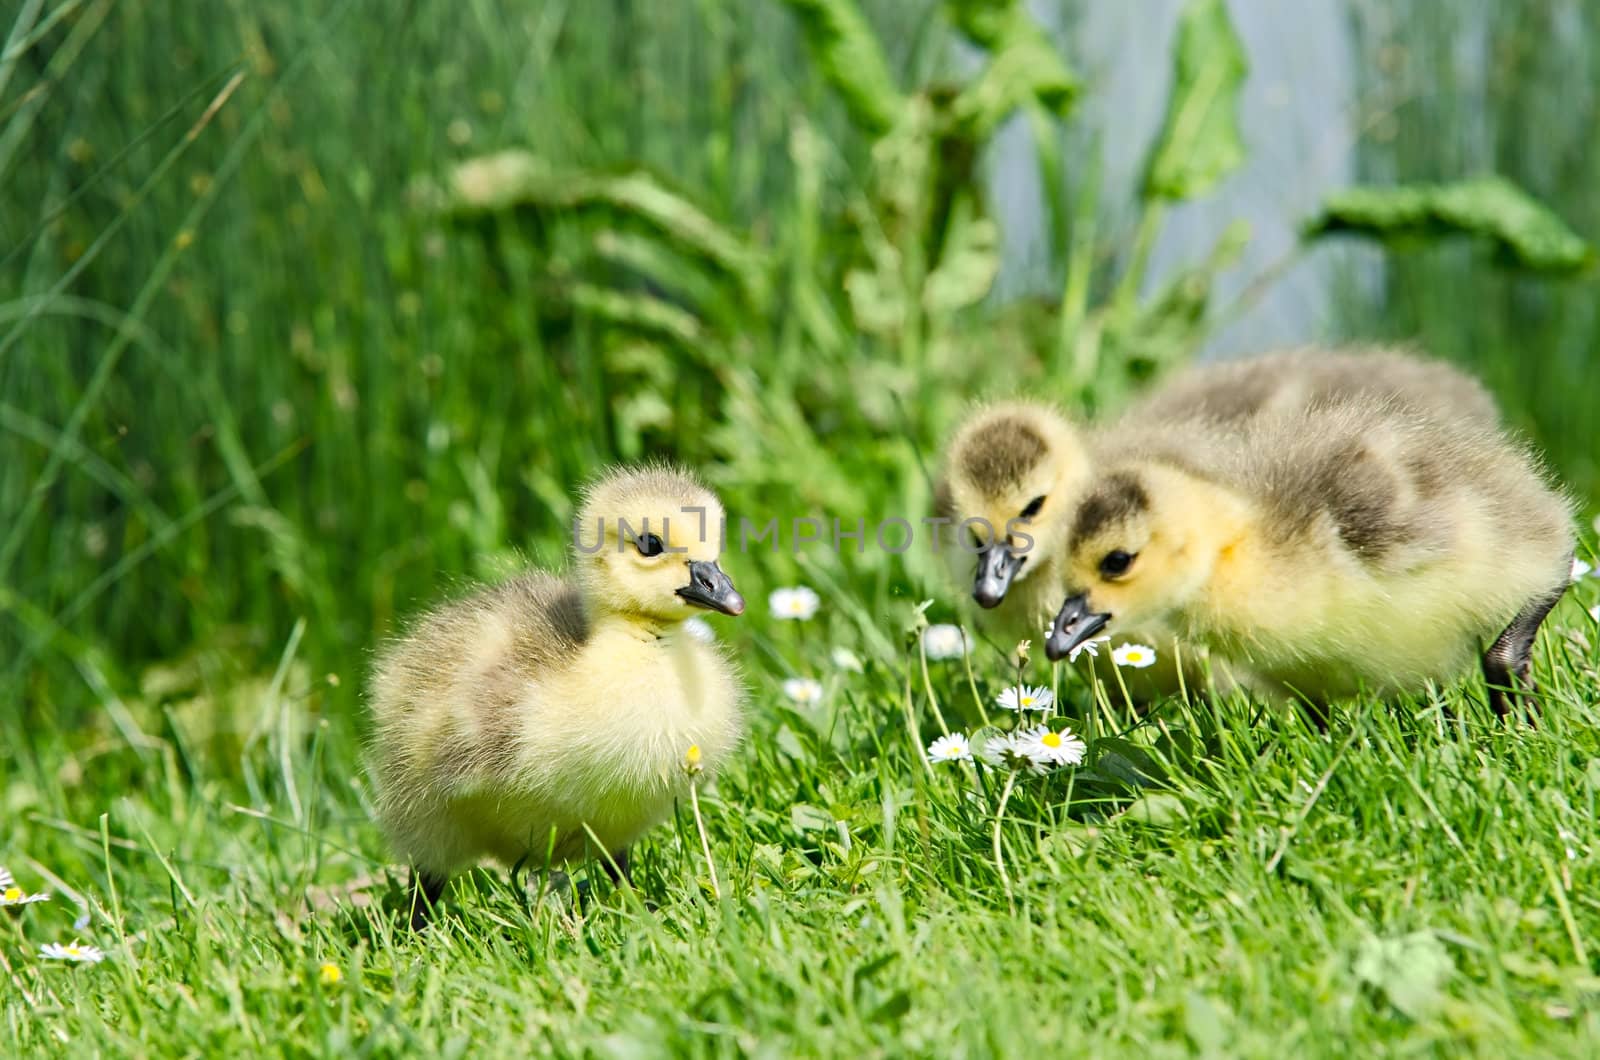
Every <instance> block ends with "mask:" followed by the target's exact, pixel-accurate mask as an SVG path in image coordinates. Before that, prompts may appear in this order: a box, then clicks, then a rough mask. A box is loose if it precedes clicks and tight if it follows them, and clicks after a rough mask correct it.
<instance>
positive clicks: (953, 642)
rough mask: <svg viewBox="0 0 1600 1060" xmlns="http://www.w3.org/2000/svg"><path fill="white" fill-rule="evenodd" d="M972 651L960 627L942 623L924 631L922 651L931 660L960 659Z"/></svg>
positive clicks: (964, 632)
mask: <svg viewBox="0 0 1600 1060" xmlns="http://www.w3.org/2000/svg"><path fill="white" fill-rule="evenodd" d="M970 649H971V645H969V644H968V643H967V634H966V631H965V630H963V629H962V628H961V627H960V626H952V625H951V624H950V623H948V622H941V623H939V624H938V625H936V626H929V627H928V628H927V629H925V630H923V631H922V650H923V651H925V652H927V654H928V658H930V659H959V658H961V657H962V656H963V655H965V654H967V652H968V651H969V650H970Z"/></svg>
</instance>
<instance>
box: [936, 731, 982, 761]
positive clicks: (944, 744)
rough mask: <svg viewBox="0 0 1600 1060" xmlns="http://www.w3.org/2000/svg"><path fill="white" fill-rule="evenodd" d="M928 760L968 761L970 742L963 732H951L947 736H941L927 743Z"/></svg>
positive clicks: (970, 756)
mask: <svg viewBox="0 0 1600 1060" xmlns="http://www.w3.org/2000/svg"><path fill="white" fill-rule="evenodd" d="M928 761H930V762H970V761H972V744H971V742H970V741H968V740H967V737H966V734H965V733H960V732H953V733H951V734H950V735H948V736H941V737H939V738H938V739H937V740H935V741H933V742H932V743H930V744H929V745H928Z"/></svg>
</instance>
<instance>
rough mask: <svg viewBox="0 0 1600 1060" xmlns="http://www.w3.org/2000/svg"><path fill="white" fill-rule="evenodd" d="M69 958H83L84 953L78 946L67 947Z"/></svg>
mask: <svg viewBox="0 0 1600 1060" xmlns="http://www.w3.org/2000/svg"><path fill="white" fill-rule="evenodd" d="M67 956H68V957H82V956H83V951H82V950H80V949H79V948H78V947H76V946H68V947H67Z"/></svg>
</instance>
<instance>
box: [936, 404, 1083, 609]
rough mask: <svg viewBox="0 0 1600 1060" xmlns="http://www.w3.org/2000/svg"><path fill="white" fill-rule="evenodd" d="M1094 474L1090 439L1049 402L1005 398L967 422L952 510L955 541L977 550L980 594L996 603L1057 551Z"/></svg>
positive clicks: (950, 472) (960, 437) (950, 476)
mask: <svg viewBox="0 0 1600 1060" xmlns="http://www.w3.org/2000/svg"><path fill="white" fill-rule="evenodd" d="M1089 474H1090V460H1089V453H1088V449H1087V448H1086V446H1085V445H1084V442H1083V439H1082V438H1081V437H1080V435H1079V434H1078V431H1077V430H1076V429H1075V428H1074V427H1073V426H1072V424H1071V423H1069V422H1068V421H1067V419H1066V417H1065V416H1063V415H1062V414H1061V413H1060V412H1059V411H1057V410H1056V409H1055V408H1053V407H1051V406H1049V405H1046V404H1042V403H1039V402H1032V401H1007V402H1002V403H1000V404H996V405H990V406H988V407H986V408H982V409H980V410H978V411H977V412H976V413H974V414H973V415H972V416H971V417H969V418H968V419H967V421H966V422H965V423H964V424H962V426H961V427H960V429H959V430H957V431H956V434H955V437H954V438H952V439H951V442H950V447H949V451H948V456H947V458H946V464H945V489H946V492H947V496H948V503H949V508H950V510H949V511H948V512H947V513H945V514H948V515H950V516H951V517H952V518H953V519H954V521H955V532H956V533H957V534H958V535H960V538H959V540H958V541H957V542H956V546H957V547H962V548H966V549H968V550H970V551H972V552H974V553H976V559H977V568H976V570H975V572H974V576H973V585H972V596H973V599H975V600H977V601H978V603H979V604H981V605H982V606H984V607H995V606H997V605H998V604H999V603H1000V602H1001V601H1002V600H1003V599H1005V595H1006V592H1007V590H1008V589H1009V588H1010V587H1011V584H1012V582H1013V581H1015V580H1017V579H1019V578H1025V577H1027V576H1028V575H1030V574H1032V573H1033V572H1034V571H1036V570H1038V568H1039V567H1041V566H1043V565H1044V563H1045V562H1046V559H1047V557H1051V556H1054V555H1056V554H1057V552H1058V551H1059V550H1060V549H1061V548H1062V547H1063V545H1064V544H1065V538H1066V534H1067V530H1068V528H1069V520H1070V518H1071V514H1072V508H1073V504H1074V502H1075V501H1076V498H1077V494H1078V493H1079V491H1080V490H1081V489H1082V488H1083V486H1084V485H1085V484H1086V483H1087V481H1088V479H1089Z"/></svg>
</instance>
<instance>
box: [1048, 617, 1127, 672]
mask: <svg viewBox="0 0 1600 1060" xmlns="http://www.w3.org/2000/svg"><path fill="white" fill-rule="evenodd" d="M1054 632H1055V630H1054V629H1052V628H1051V627H1050V626H1046V627H1044V635H1045V636H1046V637H1048V636H1050V634H1052V633H1054ZM1110 639H1111V637H1110V635H1109V634H1108V635H1106V636H1104V637H1090V638H1089V639H1088V640H1086V641H1084V642H1083V643H1082V644H1080V645H1078V646H1077V647H1076V648H1073V649H1072V650H1071V651H1070V652H1068V653H1067V662H1069V663H1075V662H1077V661H1078V656H1080V655H1082V654H1084V653H1085V652H1087V653H1088V654H1089V657H1090V658H1091V659H1098V658H1099V657H1100V645H1102V644H1104V643H1105V642H1106V641H1108V640H1110Z"/></svg>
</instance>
